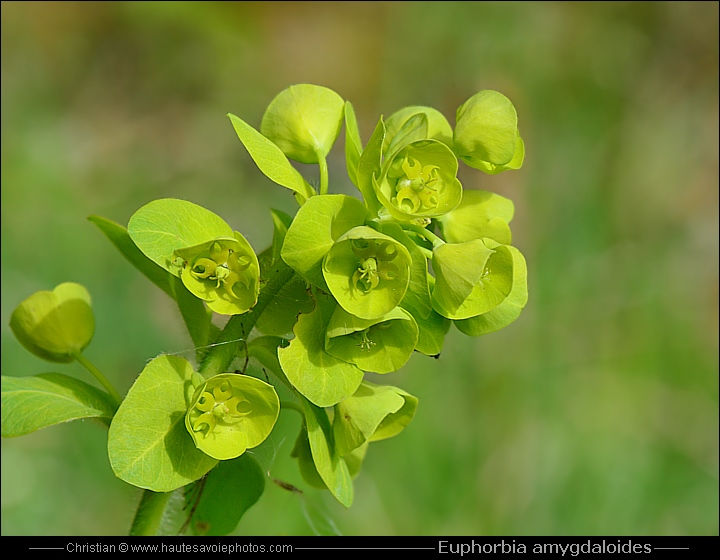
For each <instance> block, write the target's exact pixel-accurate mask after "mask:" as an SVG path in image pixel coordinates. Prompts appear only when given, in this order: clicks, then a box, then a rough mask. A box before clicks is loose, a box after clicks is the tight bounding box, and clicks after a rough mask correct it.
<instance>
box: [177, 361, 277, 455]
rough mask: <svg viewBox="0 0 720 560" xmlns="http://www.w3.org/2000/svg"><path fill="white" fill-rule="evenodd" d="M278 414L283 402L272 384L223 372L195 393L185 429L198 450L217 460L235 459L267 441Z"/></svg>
mask: <svg viewBox="0 0 720 560" xmlns="http://www.w3.org/2000/svg"><path fill="white" fill-rule="evenodd" d="M278 414H280V400H279V399H278V396H277V393H276V392H275V389H274V388H273V386H272V385H268V384H267V383H265V382H264V381H260V380H259V379H256V378H254V377H249V376H246V375H239V374H235V373H222V374H220V375H216V376H214V377H211V378H210V379H209V380H208V381H207V382H205V383H204V384H203V385H201V386H200V387H198V388H197V389H196V390H195V394H194V395H193V398H192V401H191V402H190V406H189V407H188V412H187V414H186V416H185V426H186V427H187V430H188V432H190V435H191V436H192V438H193V441H194V442H195V445H196V446H197V448H198V449H200V450H201V451H203V452H204V453H206V454H207V455H210V457H213V458H215V459H220V460H224V459H234V458H235V457H239V456H240V455H242V454H243V453H245V450H246V449H249V448H252V447H257V446H258V445H260V444H261V443H262V442H263V441H265V438H267V437H268V436H269V435H270V432H271V431H272V429H273V426H275V421H276V420H277V417H278Z"/></svg>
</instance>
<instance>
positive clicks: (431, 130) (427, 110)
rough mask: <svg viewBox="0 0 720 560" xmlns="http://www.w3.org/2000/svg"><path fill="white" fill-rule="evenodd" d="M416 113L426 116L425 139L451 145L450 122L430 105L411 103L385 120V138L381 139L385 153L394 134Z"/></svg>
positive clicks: (451, 132) (451, 131)
mask: <svg viewBox="0 0 720 560" xmlns="http://www.w3.org/2000/svg"><path fill="white" fill-rule="evenodd" d="M418 114H424V115H425V116H426V117H427V134H426V137H427V139H430V140H439V141H440V142H442V143H443V144H445V145H447V146H449V147H452V142H453V140H452V137H453V130H452V127H451V126H450V123H449V122H448V120H447V119H446V118H445V115H443V114H442V113H441V112H440V111H438V110H437V109H434V108H432V107H424V106H421V105H412V106H410V107H403V108H402V109H400V110H399V111H396V112H394V113H393V114H392V115H390V117H388V119H387V120H386V121H385V139H384V140H383V149H382V151H383V153H387V151H388V148H389V147H390V144H391V143H392V141H393V139H394V138H395V135H396V134H397V133H398V132H399V131H400V129H401V128H402V127H403V125H405V123H406V122H408V120H410V119H411V118H412V117H414V116H415V115H418Z"/></svg>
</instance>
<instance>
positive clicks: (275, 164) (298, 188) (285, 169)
mask: <svg viewBox="0 0 720 560" xmlns="http://www.w3.org/2000/svg"><path fill="white" fill-rule="evenodd" d="M228 117H230V122H232V125H233V128H234V129H235V132H236V133H237V135H238V138H240V142H242V144H243V146H245V149H246V150H247V151H248V153H249V154H250V157H251V158H252V159H253V161H254V162H255V165H257V166H258V169H259V170H260V171H262V172H263V174H264V175H265V176H266V177H267V178H268V179H270V180H271V181H272V182H273V183H277V184H278V185H280V186H281V187H286V188H288V189H290V190H291V191H295V192H296V193H297V194H298V195H300V196H301V197H303V199H309V198H310V197H311V196H312V195H314V194H315V190H314V189H313V188H312V187H311V186H310V185H308V184H307V182H306V181H305V179H303V177H302V175H300V172H299V171H298V170H297V169H295V168H294V167H293V166H292V164H291V163H290V161H289V160H288V158H287V157H286V156H285V154H283V152H282V150H281V149H280V148H278V147H277V145H275V144H274V143H273V142H272V141H270V140H268V139H267V138H265V136H263V135H262V134H260V133H259V132H258V131H257V130H255V129H254V128H253V127H251V126H250V125H249V124H247V123H246V122H245V121H243V120H242V119H240V118H238V117H236V116H235V115H233V114H232V113H228Z"/></svg>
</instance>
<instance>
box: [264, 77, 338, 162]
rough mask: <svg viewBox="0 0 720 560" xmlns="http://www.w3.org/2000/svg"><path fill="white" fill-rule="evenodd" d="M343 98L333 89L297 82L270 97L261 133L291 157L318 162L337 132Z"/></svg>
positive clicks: (300, 160)
mask: <svg viewBox="0 0 720 560" xmlns="http://www.w3.org/2000/svg"><path fill="white" fill-rule="evenodd" d="M344 115H345V101H344V100H343V98H342V97H340V96H339V95H338V94H337V93H335V92H334V91H333V90H331V89H328V88H326V87H322V86H316V85H312V84H297V85H294V86H290V87H289V88H287V89H285V90H283V91H281V92H280V93H279V94H278V95H277V96H276V97H275V99H273V100H272V102H271V103H270V105H269V106H268V108H267V109H266V110H265V114H264V115H263V118H262V123H261V124H260V132H261V133H262V134H263V135H264V136H265V137H267V138H269V139H270V140H272V141H273V142H274V143H275V144H276V145H277V146H278V147H279V148H280V149H281V150H282V151H283V153H284V154H285V155H286V156H287V157H289V158H290V159H294V160H295V161H299V162H301V163H318V161H319V159H320V158H323V159H324V158H325V157H326V156H327V154H328V152H330V148H332V146H333V144H334V143H335V140H336V139H337V137H338V134H340V127H341V126H342V122H343V118H344Z"/></svg>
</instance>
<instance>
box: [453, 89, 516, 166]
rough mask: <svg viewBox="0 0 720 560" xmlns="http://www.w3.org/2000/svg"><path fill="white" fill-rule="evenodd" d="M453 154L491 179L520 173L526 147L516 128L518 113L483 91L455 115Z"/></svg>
mask: <svg viewBox="0 0 720 560" xmlns="http://www.w3.org/2000/svg"><path fill="white" fill-rule="evenodd" d="M453 150H454V151H455V153H456V154H457V156H458V157H459V158H460V159H462V160H463V161H464V162H465V163H466V164H468V165H469V166H470V167H474V168H475V169H480V170H481V171H484V172H485V173H490V174H491V175H494V174H496V173H500V172H501V171H504V170H506V169H519V168H520V167H521V166H522V164H523V159H524V158H525V144H524V143H523V141H522V139H521V138H520V134H519V132H518V128H517V112H516V111H515V107H514V106H513V104H512V102H511V101H510V100H509V99H508V98H507V97H505V96H504V95H503V94H502V93H499V92H497V91H492V90H483V91H481V92H479V93H476V94H475V95H473V96H472V97H471V98H470V99H468V100H467V101H466V102H465V103H463V104H462V105H461V106H460V108H458V111H457V123H456V125H455V132H454V136H453Z"/></svg>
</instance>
